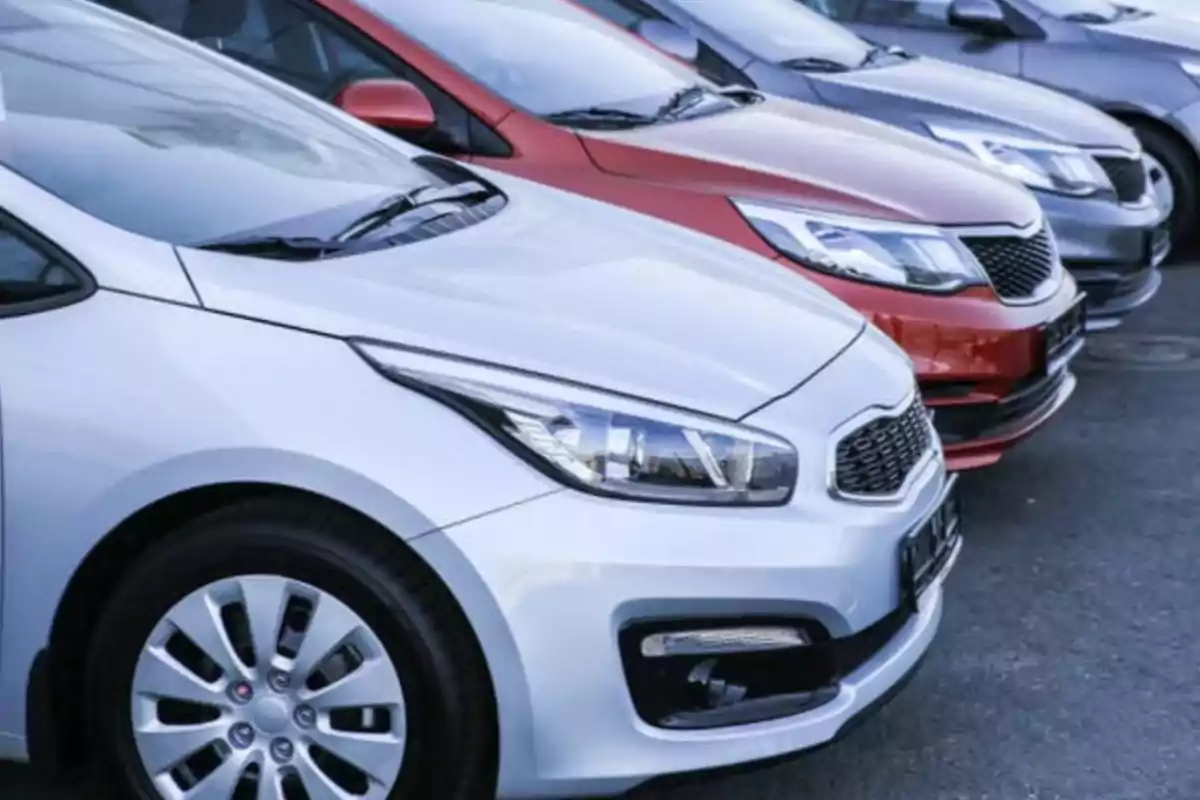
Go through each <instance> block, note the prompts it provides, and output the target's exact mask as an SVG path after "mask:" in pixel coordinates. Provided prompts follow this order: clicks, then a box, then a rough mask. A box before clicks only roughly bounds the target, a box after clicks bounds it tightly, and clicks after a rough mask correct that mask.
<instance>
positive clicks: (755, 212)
mask: <svg viewBox="0 0 1200 800" xmlns="http://www.w3.org/2000/svg"><path fill="white" fill-rule="evenodd" d="M733 204H734V205H735V206H736V207H737V209H738V211H740V212H741V213H742V216H744V217H745V218H746V220H747V221H748V222H749V223H750V224H751V225H753V226H754V229H755V230H757V231H758V233H759V234H760V235H761V236H762V237H763V238H764V239H766V240H767V241H768V242H769V243H770V244H771V246H773V247H774V248H775V249H776V250H778V251H779V252H780V253H782V254H784V255H785V256H787V257H789V258H791V259H793V260H795V261H797V262H799V263H801V264H803V265H805V266H807V267H811V268H813V269H817V270H821V271H822V272H828V273H829V274H831V275H836V276H838V277H840V278H849V279H851V280H857V281H864V282H866V283H878V284H883V285H885V286H894V287H898V288H901V289H910V290H914V291H924V292H955V291H958V290H959V289H962V288H963V287H965V286H971V285H983V284H986V283H987V275H986V274H985V273H984V272H983V269H982V268H981V267H980V266H979V263H978V262H977V261H976V260H975V257H974V256H972V255H971V253H970V252H969V251H968V250H967V249H966V248H965V247H964V246H963V245H962V244H961V243H960V242H959V241H958V240H957V239H956V238H954V237H952V236H949V235H947V234H946V233H945V232H943V231H942V230H940V229H938V228H935V227H933V226H928V225H912V224H907V223H902V222H887V221H885V220H876V219H866V218H863V217H843V216H839V215H834V214H825V213H823V212H816V211H807V210H805V209H802V208H797V207H794V206H787V205H776V204H774V203H768V202H765V201H761V200H741V199H737V198H734V199H733Z"/></svg>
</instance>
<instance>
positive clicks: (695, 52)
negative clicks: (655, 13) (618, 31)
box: [633, 19, 700, 64]
mask: <svg viewBox="0 0 1200 800" xmlns="http://www.w3.org/2000/svg"><path fill="white" fill-rule="evenodd" d="M633 32H634V33H636V34H637V35H638V36H640V37H642V38H643V39H645V40H646V41H647V42H649V43H650V44H652V45H654V46H655V47H657V48H658V49H659V50H662V51H663V52H664V53H667V54H669V55H672V56H675V57H676V58H678V59H680V60H681V61H686V62H688V63H689V64H690V63H693V62H695V60H696V59H697V58H699V57H700V40H699V39H697V38H696V37H695V36H692V34H690V33H688V32H687V31H686V30H684V29H683V28H681V27H679V26H678V25H676V24H675V23H673V22H667V21H666V20H663V19H644V20H642V21H641V22H639V23H638V24H637V27H636V28H634V31H633Z"/></svg>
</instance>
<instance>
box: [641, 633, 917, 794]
mask: <svg viewBox="0 0 1200 800" xmlns="http://www.w3.org/2000/svg"><path fill="white" fill-rule="evenodd" d="M924 664H925V656H924V655H922V656H921V657H920V658H919V659H917V661H916V662H915V663H914V664H913V665H912V667H910V668H909V670H908V672H906V673H904V675H903V676H901V677H900V679H899V680H898V681H896V682H895V683H894V684H892V685H891V686H890V687H889V688H888V690H887V691H885V692H884V693H883V694H881V695H880V696H879V697H877V698H875V699H874V700H873V701H871V702H870V703H869V704H867V705H865V706H863V707H862V708H861V709H859V710H858V711H857V712H856V713H855V714H854V716H852V717H850V718H849V719H848V720H846V721H845V722H843V723H842V726H841V727H840V728H838V730H837V733H835V734H834V735H833V738H831V739H830V740H829V741H827V742H822V743H821V744H818V745H815V746H813V747H809V748H805V749H802V750H796V751H795V752H792V753H784V754H783V755H778V756H771V757H769V758H763V759H758V760H756V761H746V762H743V763H741V764H732V765H730V766H726V767H713V768H711V769H704V770H697V771H694V772H680V773H675V774H672V775H662V776H659V777H657V778H652V779H651V780H649V781H647V782H646V783H644V784H642V786H641V788H642V789H669V788H681V787H687V786H694V785H696V784H704V783H708V782H710V781H713V780H715V779H718V778H723V777H729V776H733V775H745V774H748V773H754V772H760V771H762V770H766V769H770V768H772V767H777V766H781V765H783V764H788V763H791V762H793V761H798V760H800V759H802V758H804V757H805V756H808V755H812V754H814V753H818V752H820V751H822V750H824V749H825V748H827V747H832V746H834V745H836V744H838V743H839V742H842V741H844V740H845V739H846V738H847V737H848V736H850V735H851V734H852V733H854V732H855V731H856V730H858V729H859V728H861V727H862V726H863V725H864V724H866V723H867V722H868V721H869V720H870V719H871V718H872V717H874V716H875V715H876V714H878V713H879V712H880V711H882V710H883V709H884V707H886V706H887V705H888V704H890V703H891V702H892V700H894V699H896V697H897V696H898V695H899V694H900V693H901V692H903V691H904V690H905V689H906V688H907V687H908V685H909V684H910V683H912V681H913V678H915V677H916V676H917V673H918V672H919V671H920V670H921V667H922V666H923V665H924Z"/></svg>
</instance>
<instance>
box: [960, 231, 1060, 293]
mask: <svg viewBox="0 0 1200 800" xmlns="http://www.w3.org/2000/svg"><path fill="white" fill-rule="evenodd" d="M962 241H963V244H965V245H966V246H967V249H969V250H970V251H971V253H972V255H974V256H975V259H976V260H977V261H978V262H979V264H980V266H982V267H983V269H984V271H985V272H986V273H987V275H988V278H990V279H991V281H992V288H994V289H995V290H996V294H998V295H1000V296H1001V297H1003V298H1005V299H1006V300H1022V299H1025V298H1028V297H1032V296H1033V294H1034V292H1036V291H1037V289H1038V287H1039V286H1041V285H1042V284H1043V283H1045V282H1046V281H1047V280H1049V279H1050V276H1051V275H1053V274H1054V262H1055V261H1056V260H1057V259H1058V253H1056V252H1055V249H1054V242H1053V240H1052V239H1051V238H1050V231H1049V230H1048V229H1046V228H1044V227H1043V228H1042V229H1041V230H1040V231H1038V232H1037V233H1036V234H1034V235H1033V236H1029V237H1026V238H1021V237H1019V236H964V237H963V238H962Z"/></svg>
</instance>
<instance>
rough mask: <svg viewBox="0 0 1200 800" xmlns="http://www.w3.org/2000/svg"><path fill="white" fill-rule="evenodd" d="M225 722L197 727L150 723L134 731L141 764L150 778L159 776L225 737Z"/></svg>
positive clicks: (220, 721) (207, 723)
mask: <svg viewBox="0 0 1200 800" xmlns="http://www.w3.org/2000/svg"><path fill="white" fill-rule="evenodd" d="M228 727H229V723H227V722H225V721H224V720H216V721H213V722H205V723H202V724H200V725H164V724H162V723H161V722H151V723H149V724H147V725H144V726H142V727H141V728H139V729H137V730H135V731H134V737H135V739H136V740H137V746H138V752H139V753H141V756H142V763H143V764H145V767H146V771H147V772H149V773H150V775H151V776H158V775H161V774H162V773H164V772H167V771H168V770H170V769H172V768H173V767H175V766H177V765H178V764H180V763H182V762H183V761H185V760H186V759H187V758H189V757H190V756H193V755H195V754H196V753H198V752H200V751H201V750H203V749H204V748H206V747H208V746H209V745H212V744H213V743H215V742H219V741H221V740H222V739H223V738H224V736H225V731H226V730H227V729H228Z"/></svg>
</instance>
